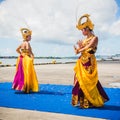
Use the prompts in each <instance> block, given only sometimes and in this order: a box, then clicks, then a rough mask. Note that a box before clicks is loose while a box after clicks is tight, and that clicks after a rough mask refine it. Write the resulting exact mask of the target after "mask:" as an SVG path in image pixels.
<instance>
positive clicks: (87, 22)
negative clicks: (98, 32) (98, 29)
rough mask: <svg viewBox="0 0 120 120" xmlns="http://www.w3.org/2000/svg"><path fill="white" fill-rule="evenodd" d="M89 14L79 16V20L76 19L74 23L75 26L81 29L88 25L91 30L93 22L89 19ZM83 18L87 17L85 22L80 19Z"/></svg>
mask: <svg viewBox="0 0 120 120" xmlns="http://www.w3.org/2000/svg"><path fill="white" fill-rule="evenodd" d="M89 16H90V15H88V14H85V15H83V16H81V17H80V19H79V21H78V24H77V25H76V27H77V28H78V29H79V30H82V29H84V28H86V27H89V28H90V29H91V30H93V28H94V24H93V23H92V21H91V20H90V19H89ZM83 18H87V19H86V22H84V23H81V20H82V19H83Z"/></svg>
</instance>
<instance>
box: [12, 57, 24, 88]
mask: <svg viewBox="0 0 120 120" xmlns="http://www.w3.org/2000/svg"><path fill="white" fill-rule="evenodd" d="M22 60H23V57H20V60H19V63H18V69H17V72H16V75H15V77H14V81H13V89H17V90H22V88H23V86H24V72H23V65H22Z"/></svg>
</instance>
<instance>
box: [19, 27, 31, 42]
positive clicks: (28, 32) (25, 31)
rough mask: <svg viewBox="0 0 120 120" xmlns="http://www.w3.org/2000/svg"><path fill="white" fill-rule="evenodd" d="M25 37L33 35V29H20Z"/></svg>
mask: <svg viewBox="0 0 120 120" xmlns="http://www.w3.org/2000/svg"><path fill="white" fill-rule="evenodd" d="M20 31H21V33H22V36H23V39H24V40H26V38H27V36H31V35H32V31H31V30H29V29H27V28H21V29H20Z"/></svg>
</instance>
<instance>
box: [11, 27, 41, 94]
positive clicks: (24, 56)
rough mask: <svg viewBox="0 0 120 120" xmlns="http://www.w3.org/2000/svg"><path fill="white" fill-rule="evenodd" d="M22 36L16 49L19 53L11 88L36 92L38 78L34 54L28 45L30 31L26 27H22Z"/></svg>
mask: <svg viewBox="0 0 120 120" xmlns="http://www.w3.org/2000/svg"><path fill="white" fill-rule="evenodd" d="M21 33H22V36H23V42H22V44H21V45H20V46H19V47H18V48H17V49H16V51H17V52H18V53H19V54H20V56H19V57H18V59H17V64H16V74H15V77H14V81H13V85H12V88H13V89H15V90H20V91H24V92H25V93H29V92H30V91H33V92H38V89H39V88H38V80H37V76H36V72H35V69H34V65H33V60H34V54H33V52H32V48H31V46H30V43H29V41H30V40H31V35H32V31H30V30H29V29H27V28H22V29H21Z"/></svg>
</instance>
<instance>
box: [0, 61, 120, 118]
mask: <svg viewBox="0 0 120 120" xmlns="http://www.w3.org/2000/svg"><path fill="white" fill-rule="evenodd" d="M74 66H75V63H71V64H46V65H35V70H36V73H37V77H38V81H39V84H62V85H72V84H73V77H74V71H73V68H74ZM14 74H15V67H14V66H13V67H0V82H13V78H14ZM98 75H99V81H100V82H101V84H102V86H103V87H107V88H111V87H119V88H120V84H119V83H120V61H103V62H101V61H99V62H98ZM19 119H24V120H60V119H62V120H68V119H69V120H73V119H76V120H78V119H79V120H80V119H82V120H94V119H96V120H97V118H94V119H93V118H89V117H82V116H73V115H65V114H56V113H47V112H39V111H29V110H20V109H12V108H3V107H0V120H19ZM98 120H99V119H98Z"/></svg>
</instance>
